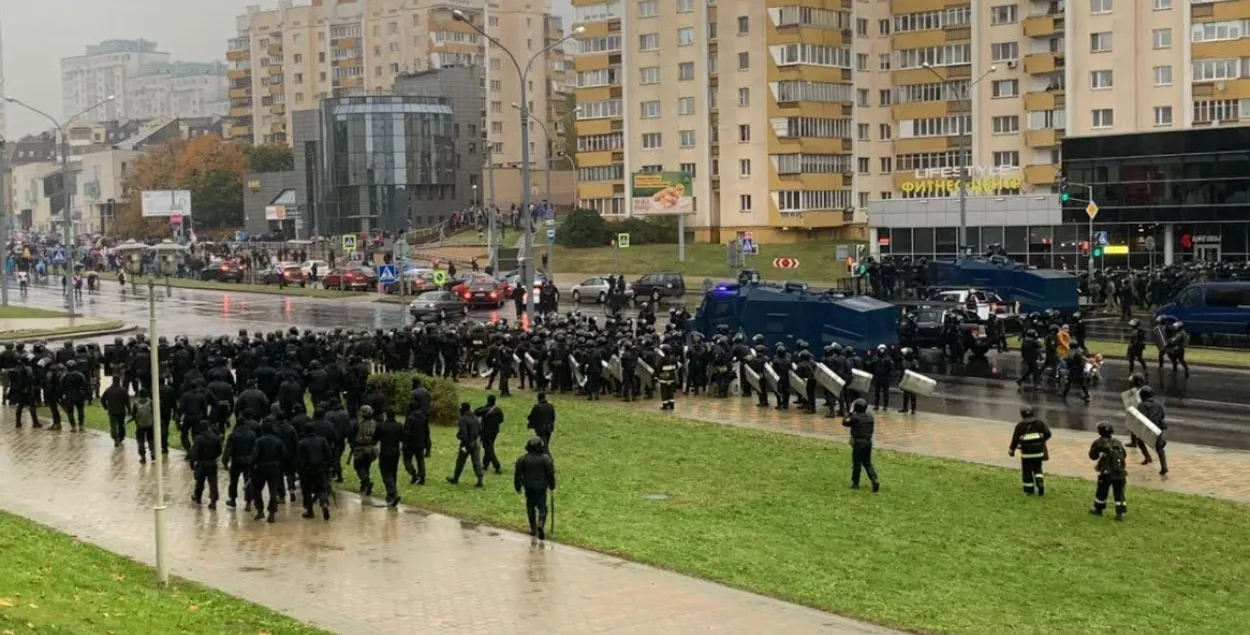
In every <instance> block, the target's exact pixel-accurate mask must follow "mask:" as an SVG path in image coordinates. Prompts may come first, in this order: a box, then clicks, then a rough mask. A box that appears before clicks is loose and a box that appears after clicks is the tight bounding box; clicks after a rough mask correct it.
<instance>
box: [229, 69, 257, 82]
mask: <svg viewBox="0 0 1250 635" xmlns="http://www.w3.org/2000/svg"><path fill="white" fill-rule="evenodd" d="M251 74H252V69H250V68H232V69H230V70H228V71H226V79H229V80H236V79H243V78H245V77H249V76H250V75H251Z"/></svg>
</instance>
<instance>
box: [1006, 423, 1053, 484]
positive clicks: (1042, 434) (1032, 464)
mask: <svg viewBox="0 0 1250 635" xmlns="http://www.w3.org/2000/svg"><path fill="white" fill-rule="evenodd" d="M1049 440H1050V428H1049V427H1048V426H1047V425H1046V423H1045V422H1044V421H1042V420H1040V419H1037V418H1035V417H1028V418H1026V419H1024V420H1023V421H1021V422H1019V423H1017V424H1016V429H1015V431H1014V432H1013V433H1012V435H1011V447H1010V453H1011V454H1012V455H1013V456H1014V455H1015V453H1016V450H1019V451H1020V474H1021V479H1022V482H1023V484H1024V493H1025V494H1033V492H1034V491H1035V489H1036V492H1037V495H1038V496H1044V495H1045V494H1046V482H1045V480H1043V479H1044V477H1043V475H1042V462H1043V461H1045V460H1046V459H1047V458H1048V457H1047V454H1046V442H1047V441H1049Z"/></svg>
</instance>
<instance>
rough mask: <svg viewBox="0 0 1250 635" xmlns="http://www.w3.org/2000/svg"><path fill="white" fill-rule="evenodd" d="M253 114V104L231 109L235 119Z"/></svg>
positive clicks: (231, 114)
mask: <svg viewBox="0 0 1250 635" xmlns="http://www.w3.org/2000/svg"><path fill="white" fill-rule="evenodd" d="M251 114H252V107H251V106H237V107H235V108H231V109H230V116H231V117H232V118H235V119H238V118H239V117H248V116H251Z"/></svg>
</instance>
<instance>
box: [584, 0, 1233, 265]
mask: <svg viewBox="0 0 1250 635" xmlns="http://www.w3.org/2000/svg"><path fill="white" fill-rule="evenodd" d="M574 5H575V8H576V12H577V21H578V23H580V24H583V25H585V27H586V32H585V33H584V34H583V35H582V36H581V37H580V38H579V40H578V43H577V44H578V45H577V47H575V48H574V49H573V54H574V56H575V61H574V67H575V70H576V72H577V75H576V80H575V81H576V84H577V86H576V98H577V102H578V105H579V106H580V107H581V111H580V113H579V115H578V122H577V150H578V154H577V157H576V158H577V166H578V177H579V182H580V185H579V196H580V198H581V199H582V201H583V204H585V205H587V206H591V207H594V208H596V209H599V210H601V211H602V212H604V213H606V214H628V213H629V205H628V200H629V193H628V184H629V177H630V175H631V174H632V173H637V172H647V171H684V172H688V173H690V174H692V175H694V181H693V183H694V185H693V187H694V189H695V198H696V214H695V216H694V218H693V219H691V222H689V223H688V226H689V227H693V228H694V231H695V237H696V239H697V240H712V241H719V242H724V241H728V240H731V239H733V238H734V237H735V236H741V235H742V234H743V233H744V232H747V231H750V232H753V234H754V238H755V239H756V240H757V241H761V242H787V241H797V240H805V239H815V238H828V237H830V236H835V237H837V236H845V237H856V236H858V237H862V236H864V235H866V234H865V233H864V226H865V223H866V222H867V220H868V219H867V214H866V212H867V210H868V208H869V206H870V202H873V201H889V200H892V199H929V198H935V197H956V196H958V193H959V186H958V179H959V174H960V173H961V170H965V171H967V173H968V181H969V183H968V192H969V195H970V196H973V197H991V198H993V199H1000V198H1003V197H1011V196H1032V197H1033V198H1034V199H1036V198H1037V197H1039V196H1042V195H1046V194H1051V193H1053V192H1055V191H1057V185H1058V182H1059V177H1060V171H1061V165H1062V156H1061V152H1060V146H1061V142H1062V139H1063V138H1064V137H1065V136H1085V135H1105V134H1124V133H1131V132H1149V131H1155V130H1168V129H1178V128H1181V129H1183V128H1187V127H1195V126H1210V125H1235V124H1237V123H1238V122H1240V120H1242V119H1243V118H1250V66H1248V65H1247V63H1246V61H1245V59H1246V58H1250V44H1247V41H1246V40H1244V39H1243V37H1244V36H1245V35H1247V29H1250V0H1214V1H1212V0H1067V1H1061V0H1020V1H1015V2H1012V1H1008V0H777V1H772V0H769V1H768V2H758V1H756V2H751V1H748V0H671V1H661V0H574ZM1046 200H1048V201H1051V198H1050V197H1047V198H1046ZM1052 202H1053V201H1052Z"/></svg>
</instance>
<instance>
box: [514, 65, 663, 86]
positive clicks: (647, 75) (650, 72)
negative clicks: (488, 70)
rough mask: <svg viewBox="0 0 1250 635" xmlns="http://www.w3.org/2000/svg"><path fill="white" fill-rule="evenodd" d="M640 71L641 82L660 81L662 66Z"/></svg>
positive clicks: (644, 68) (645, 68)
mask: <svg viewBox="0 0 1250 635" xmlns="http://www.w3.org/2000/svg"><path fill="white" fill-rule="evenodd" d="M638 72H639V73H640V74H641V75H642V77H641V79H640V80H639V81H640V82H641V83H643V84H658V83H660V67H659V66H644V67H642V68H640V69H638ZM491 83H492V84H493V83H494V80H492V81H491Z"/></svg>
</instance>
